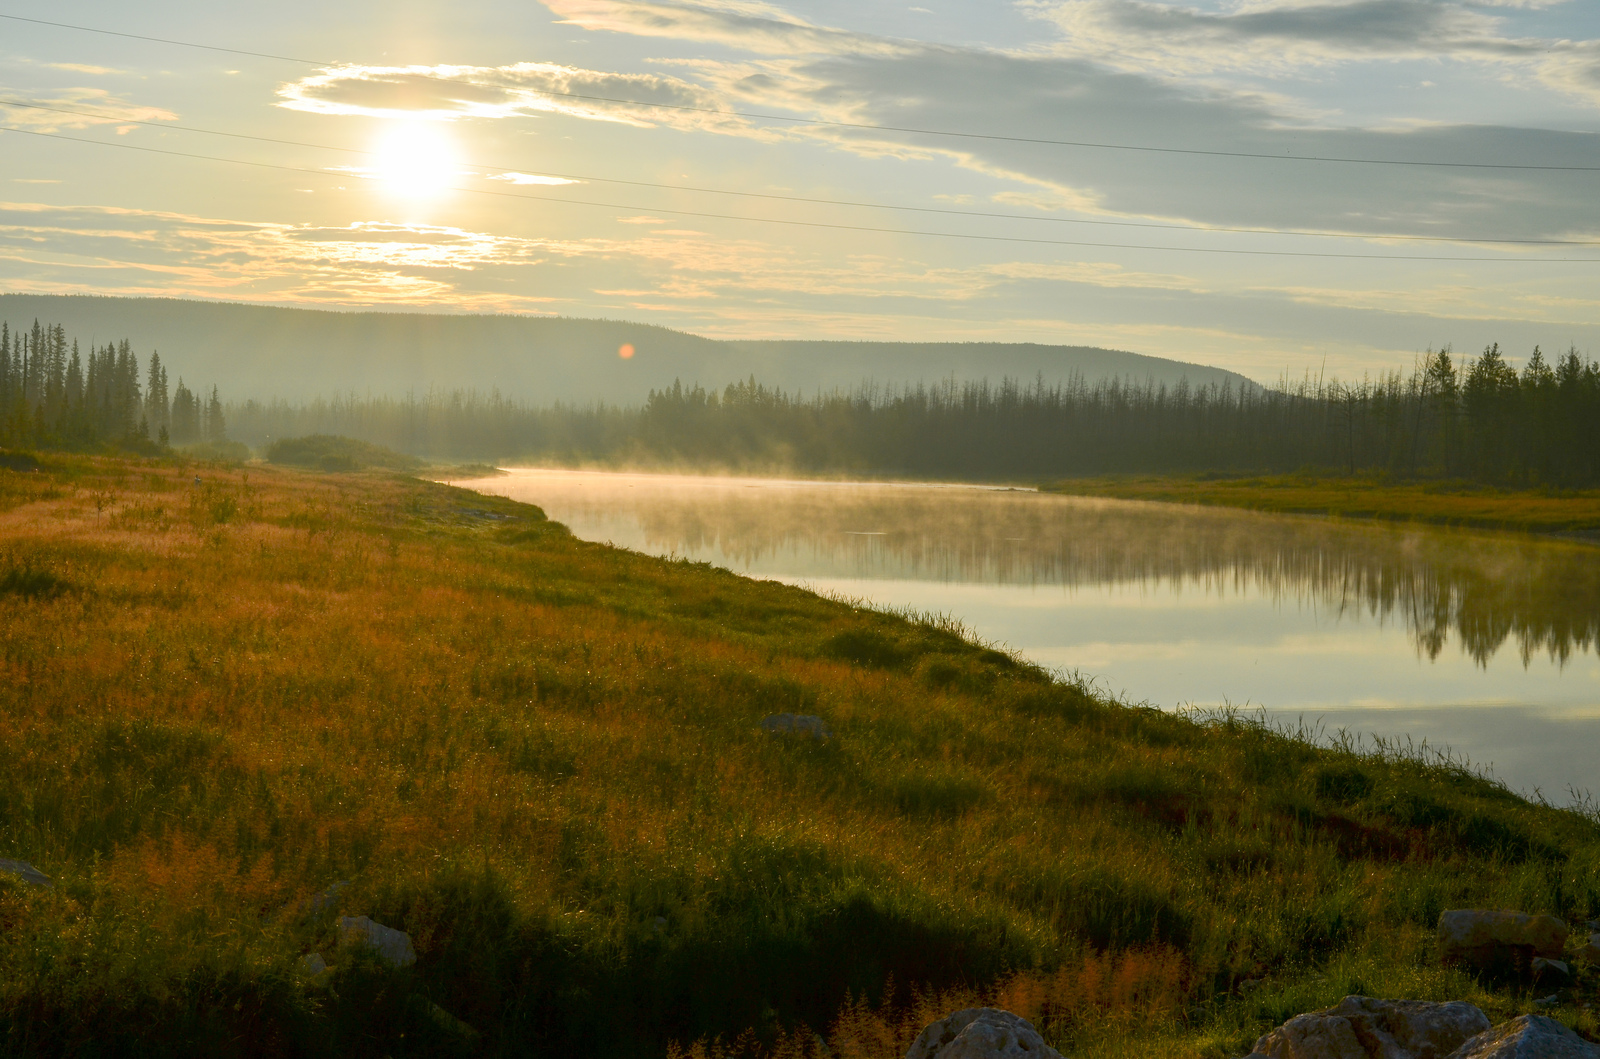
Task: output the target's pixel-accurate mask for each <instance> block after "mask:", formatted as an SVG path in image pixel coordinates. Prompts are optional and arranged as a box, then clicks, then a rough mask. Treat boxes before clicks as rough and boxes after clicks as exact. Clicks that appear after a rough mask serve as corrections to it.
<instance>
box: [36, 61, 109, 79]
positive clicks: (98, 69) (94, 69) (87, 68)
mask: <svg viewBox="0 0 1600 1059" xmlns="http://www.w3.org/2000/svg"><path fill="white" fill-rule="evenodd" d="M44 65H45V66H47V67H49V68H50V69H52V70H66V71H68V72H69V73H75V74H94V75H96V76H101V77H103V76H105V75H107V74H120V73H125V72H126V71H123V70H117V69H114V68H112V67H110V66H91V65H89V64H87V63H45V64H44Z"/></svg>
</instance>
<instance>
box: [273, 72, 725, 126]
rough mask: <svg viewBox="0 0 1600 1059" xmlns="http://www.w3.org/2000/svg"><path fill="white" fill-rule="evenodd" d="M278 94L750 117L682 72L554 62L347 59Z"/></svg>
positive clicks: (372, 109)
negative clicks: (376, 62)
mask: <svg viewBox="0 0 1600 1059" xmlns="http://www.w3.org/2000/svg"><path fill="white" fill-rule="evenodd" d="M278 96H279V99H280V102H279V104H278V105H279V106H282V107H286V108H288V109H290V110H300V111H307V112H310V113H314V114H358V115H366V116H372V117H412V118H427V119H435V120H444V121H449V120H455V119H459V118H510V117H524V116H528V115H536V114H565V115H569V116H572V117H578V118H588V119H591V120H596V121H612V122H623V123H626V124H630V125H637V126H649V125H670V126H676V127H679V128H697V129H706V128H709V129H724V128H729V127H744V125H745V123H744V122H743V121H742V120H741V119H738V118H735V117H733V116H732V115H730V114H728V113H727V110H728V108H727V107H726V106H725V105H724V104H723V102H722V100H721V99H720V98H719V97H718V96H717V95H716V94H715V93H712V92H710V91H708V90H707V89H706V88H704V87H702V86H700V85H696V84H693V83H691V82H688V81H684V80H681V79H679V78H675V77H663V76H659V75H655V74H627V73H610V72H606V71H600V70H584V69H579V68H577V67H572V66H562V65H558V64H556V63H535V62H525V63H515V64H513V65H510V66H343V67H338V68H336V69H332V70H327V71H324V72H323V73H319V74H314V75H312V76H309V77H305V78H302V79H300V80H298V81H293V82H290V83H288V84H285V85H283V86H281V87H280V88H279V89H278Z"/></svg>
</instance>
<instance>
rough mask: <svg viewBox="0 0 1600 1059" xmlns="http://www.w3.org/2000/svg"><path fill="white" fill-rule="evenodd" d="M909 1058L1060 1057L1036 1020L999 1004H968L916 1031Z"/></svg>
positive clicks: (1016, 1058) (995, 1058) (1047, 1058)
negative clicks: (1031, 1019) (1035, 1025)
mask: <svg viewBox="0 0 1600 1059" xmlns="http://www.w3.org/2000/svg"><path fill="white" fill-rule="evenodd" d="M906 1059H1061V1053H1060V1052H1058V1051H1056V1050H1055V1049H1054V1048H1052V1047H1050V1046H1049V1045H1048V1044H1046V1043H1044V1039H1043V1038H1042V1037H1040V1036H1039V1031H1037V1030H1035V1029H1034V1028H1033V1023H1031V1022H1029V1021H1028V1020H1027V1019H1025V1018H1023V1017H1022V1016H1021V1015H1013V1014H1012V1013H1011V1012H1009V1011H1001V1010H1000V1009H999V1008H967V1009H965V1010H964V1011H958V1012H956V1013H955V1014H954V1015H950V1016H947V1017H945V1018H942V1019H940V1020H939V1021H938V1022H935V1023H932V1024H931V1025H929V1026H928V1028H927V1029H925V1030H923V1031H922V1032H921V1033H920V1034H918V1035H917V1039H916V1040H915V1041H913V1042H912V1044H911V1049H910V1050H909V1051H907V1052H906Z"/></svg>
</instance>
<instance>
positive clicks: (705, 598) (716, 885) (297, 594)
mask: <svg viewBox="0 0 1600 1059" xmlns="http://www.w3.org/2000/svg"><path fill="white" fill-rule="evenodd" d="M196 476H198V477H199V479H200V481H199V483H198V484H197V483H196V482H195V478H196ZM0 565H3V567H4V568H3V569H0V581H4V582H5V583H8V584H11V583H15V584H18V585H35V584H48V585H49V586H50V589H49V590H48V591H32V590H20V591H7V592H5V593H0V760H3V761H4V762H5V768H4V769H0V856H8V857H17V858H21V859H25V860H28V861H30V862H32V863H33V864H35V865H37V866H38V867H39V868H41V869H42V870H44V871H45V872H46V873H48V874H50V875H51V876H53V877H54V878H55V880H56V886H55V887H54V888H53V889H51V890H47V891H46V890H29V889H24V888H23V887H22V886H21V885H20V884H16V883H14V882H12V881H10V880H7V879H0V927H3V930H0V1041H4V1045H3V1046H0V1048H3V1050H5V1051H9V1052H11V1053H20V1054H39V1055H65V1054H162V1055H283V1054H298V1055H357V1056H362V1055H371V1056H379V1055H391V1056H396V1057H398V1056H402V1055H449V1054H462V1055H467V1054H490V1055H500V1054H518V1055H526V1054H533V1055H543V1054H550V1055H570V1054H586V1055H607V1056H611V1055H614V1056H645V1055H650V1056H655V1055H662V1054H666V1053H668V1052H670V1051H672V1050H674V1049H676V1050H677V1051H678V1052H679V1053H680V1054H684V1055H695V1054H705V1055H712V1054H721V1053H724V1052H728V1051H729V1050H734V1051H738V1052H741V1053H748V1054H757V1053H760V1054H777V1055H798V1054H811V1052H808V1051H807V1050H808V1049H810V1050H813V1051H815V1050H816V1049H818V1047H819V1045H818V1043H817V1037H818V1036H820V1037H822V1038H823V1039H824V1041H825V1043H826V1046H827V1048H828V1049H829V1051H830V1054H834V1055H841V1054H842V1055H861V1056H878V1055H889V1054H891V1053H894V1052H896V1051H897V1050H900V1051H903V1048H904V1046H905V1044H906V1043H908V1042H909V1037H908V1034H914V1032H915V1030H916V1029H918V1028H920V1025H921V1023H922V1022H923V1021H925V1020H927V1019H929V1018H931V1017H933V1016H934V1015H936V1014H943V1013H945V1011H946V1009H948V1008H950V1007H953V1006H958V1005H965V1004H968V1003H972V1002H978V1001H980V1000H981V1001H986V1002H995V1003H1002V1004H1005V1005H1007V1006H1011V1007H1013V1008H1014V1009H1015V1010H1019V1011H1022V1012H1023V1013H1025V1014H1029V1015H1030V1016H1031V1017H1036V1018H1037V1020H1038V1021H1039V1023H1040V1025H1041V1027H1042V1028H1043V1029H1044V1030H1045V1032H1046V1035H1047V1036H1048V1037H1049V1039H1050V1040H1051V1041H1052V1043H1055V1044H1056V1045H1057V1046H1059V1047H1061V1048H1062V1049H1063V1050H1071V1051H1072V1053H1073V1054H1076V1055H1108V1056H1109V1055H1142V1054H1149V1052H1150V1049H1151V1047H1152V1046H1153V1045H1152V1042H1156V1043H1158V1044H1159V1050H1160V1051H1161V1052H1162V1053H1164V1054H1169V1055H1175V1056H1185V1055H1188V1056H1222V1055H1225V1054H1228V1053H1230V1052H1232V1053H1233V1054H1242V1053H1243V1051H1244V1050H1247V1049H1246V1046H1247V1045H1248V1043H1249V1041H1250V1040H1251V1039H1252V1038H1253V1036H1254V1035H1255V1034H1256V1033H1257V1032H1259V1031H1260V1029H1261V1028H1262V1027H1263V1026H1265V1025H1267V1024H1268V1023H1270V1022H1272V1021H1274V1020H1279V1019H1281V1018H1282V1017H1284V1016H1285V1015H1286V1014H1292V1013H1293V1011H1295V1010H1300V1009H1303V1008H1304V1007H1308V1006H1311V1005H1314V1004H1318V1003H1324V1002H1329V1001H1331V1000H1333V999H1336V998H1337V996H1338V995H1340V993H1341V991H1343V990H1347V989H1353V988H1356V987H1358V986H1359V987H1360V988H1362V989H1367V990H1371V991H1378V992H1384V991H1387V992H1392V993H1393V992H1403V993H1406V994H1408V995H1425V996H1434V997H1446V996H1456V995H1469V996H1473V997H1475V998H1477V999H1479V1000H1480V1001H1481V1002H1483V1003H1485V1004H1487V1005H1489V1006H1491V1007H1492V1008H1494V1009H1495V1010H1497V1011H1501V1012H1505V1011H1511V1010H1515V1009H1518V1007H1519V1005H1525V1004H1526V1001H1527V998H1519V997H1518V996H1517V995H1516V994H1514V993H1499V994H1490V993H1486V992H1484V991H1483V990H1482V988H1481V987H1479V986H1477V985H1475V984H1474V983H1471V982H1469V981H1467V980H1466V979H1464V978H1462V977H1461V976H1459V975H1458V974H1456V973H1455V972H1447V971H1444V970H1441V969H1440V968H1438V966H1437V965H1436V962H1435V954H1434V953H1433V951H1432V942H1431V940H1430V939H1431V927H1432V924H1433V923H1434V921H1435V920H1436V918H1437V916H1438V913H1439V911H1440V910H1442V909H1444V908H1448V907H1455V906H1461V905H1492V906H1505V907H1519V908H1525V909H1528V910H1530V911H1551V912H1555V913H1557V914H1559V915H1563V916H1566V917H1568V918H1569V919H1577V918H1586V917H1591V916H1595V915H1600V828H1597V826H1596V823H1595V821H1594V820H1593V819H1592V818H1591V817H1588V816H1585V815H1584V814H1583V813H1581V812H1576V811H1566V810H1561V809H1556V808H1553V807H1550V806H1546V805H1534V804H1529V803H1527V802H1525V801H1523V800H1521V799H1519V798H1517V797H1516V796H1514V795H1512V794H1510V793H1509V792H1507V791H1506V790H1505V789H1503V788H1501V787H1499V786H1497V785H1496V784H1494V783H1492V782H1489V781H1487V780H1484V779H1483V778H1481V777H1477V776H1475V775H1473V774H1471V773H1470V772H1467V771H1465V770H1462V769H1460V768H1456V767H1453V766H1450V765H1448V764H1440V763H1438V762H1430V761H1427V760H1423V759H1419V758H1417V757H1416V756H1407V755H1402V754H1366V753H1362V752H1360V750H1359V748H1356V747H1352V746H1346V747H1326V746H1316V745H1313V744H1312V743H1311V742H1309V741H1307V740H1305V739H1296V738H1291V737H1289V736H1287V735H1285V734H1283V733H1280V732H1276V731H1273V730H1271V729H1268V728H1265V727H1263V726H1261V725H1260V724H1258V723H1253V722H1252V721H1250V720H1249V719H1248V718H1242V717H1239V716H1236V715H1217V716H1211V717H1202V718H1186V717H1178V716H1173V715H1170V714H1165V713H1161V712H1159V711H1155V710H1150V709H1140V708H1133V707H1128V706H1124V705H1118V704H1115V703H1111V702H1109V701H1106V700H1105V699H1103V698H1101V697H1098V696H1096V695H1094V694H1093V693H1092V692H1091V691H1090V690H1089V689H1088V688H1087V687H1086V686H1084V685H1082V684H1071V683H1066V682H1062V681H1059V680H1056V679H1053V678H1051V677H1050V676H1048V675H1047V674H1045V673H1042V672H1040V671H1038V670H1036V669H1033V668H1031V667H1029V666H1027V665H1024V664H1022V663H1020V662H1018V661H1017V660H1016V659H1014V658H1012V657H1009V656H1007V655H1006V654H1005V653H1003V652H1000V651H996V650H993V649H991V648H988V647H985V646H983V645H979V644H975V643H972V642H970V641H969V640H966V639H964V638H963V636H962V635H961V631H960V630H959V628H958V627H956V626H955V625H954V624H953V623H951V622H948V621H945V620H941V619H938V618H937V617H929V616H914V617H915V620H911V619H910V618H908V617H903V616H896V615H888V614H881V613H876V612H871V611H867V610H864V609H861V608H859V607H853V606H850V605H848V604H846V603H842V602H839V601H834V600H827V599H823V598H820V597H818V596H816V595H813V594H810V593H807V592H805V591H802V590H800V589H796V588H792V587H787V586H784V585H781V584H776V583H772V582H756V581H749V580H746V579H742V578H739V577H736V576H734V575H732V574H730V573H727V572H724V571H720V570H716V569H712V568H710V567H708V566H705V565H702V564H693V563H687V562H667V561H661V560H656V559H651V558H647V557H644V556H640V555H636V554H632V553H628V552H623V551H620V550H616V549H612V548H608V547H605V546H601V545H595V544H588V543H584V542H580V541H577V540H574V539H572V538H571V537H570V536H568V535H567V534H566V533H565V532H564V531H563V530H562V529H561V528H560V527H559V526H555V525H553V524H551V523H549V522H547V521H545V520H544V519H543V517H542V515H541V513H540V512H539V511H538V510H537V509H535V508H531V507H527V506H524V505H518V504H515V503H512V502H509V501H504V500H499V499H496V498H489V497H484V496H479V495H475V494H468V493H464V492H461V491H458V490H453V489H449V488H447V487H444V486H440V485H436V484H431V483H425V482H418V481H415V480H410V479H406V478H403V477H399V476H391V475H386V474H378V473H373V474H345V475H316V474H310V473H302V472H296V471H290V470H285V469H279V468H256V467H251V468H248V469H240V468H225V467H221V466H209V465H192V464H179V463H175V462H162V461H155V460H138V459H128V460H113V459H91V458H80V457H64V456H57V457H51V458H48V459H45V460H44V461H43V466H42V469H41V470H40V471H39V472H37V473H18V472H12V471H7V470H0ZM13 571H16V572H17V573H15V574H13V573H12V572H13ZM40 578H48V581H42V580H40ZM8 579H9V580H8ZM775 712H804V713H815V714H820V715H822V716H824V717H825V718H826V719H827V720H828V722H829V724H830V726H831V727H832V728H833V730H834V732H835V733H836V737H835V738H834V739H833V740H831V741H829V742H827V743H815V742H811V741H806V740H790V739H784V738H777V737H773V736H771V735H769V734H767V733H766V732H764V731H762V730H761V728H760V727H759V721H760V720H761V718H762V717H764V716H765V715H767V714H769V713H775ZM342 879H348V880H350V881H351V885H350V886H349V888H348V889H346V890H344V891H343V892H342V893H341V894H340V895H339V901H338V907H337V909H336V910H334V909H330V910H327V911H325V912H323V913H321V914H320V915H315V916H307V915H305V913H304V911H303V910H304V909H305V907H306V906H305V904H304V902H305V900H306V899H307V898H309V897H310V896H312V895H313V894H316V893H318V892H321V891H322V890H323V889H324V888H326V887H327V886H329V884H331V883H333V882H334V881H336V880H342ZM334 911H339V912H344V913H347V914H357V913H365V914H369V915H371V916H372V917H373V918H374V919H376V920H378V921H379V922H382V923H385V924H388V925H391V926H394V927H398V928H401V929H404V930H406V931H408V932H409V933H410V934H411V935H412V937H413V939H414V941H415V945H416V948H417V951H418V954H419V962H418V963H417V965H416V966H415V967H413V968H409V969H405V970H399V971H392V970H388V969H386V968H384V967H382V966H380V965H378V964H376V963H375V962H374V961H372V960H371V959H369V958H365V957H362V956H360V955H359V954H348V953H340V952H339V951H338V950H337V948H336V945H335V941H334V932H333V923H332V915H333V913H334ZM309 951H321V952H322V953H324V955H326V956H328V957H329V958H330V959H331V960H332V962H333V963H334V965H335V966H334V971H333V973H332V974H331V975H330V976H328V977H326V978H323V979H319V980H316V981H313V980H310V979H308V978H307V977H306V976H305V975H304V974H302V973H301V972H299V971H298V970H297V968H296V964H297V961H298V960H299V958H300V956H301V954H303V953H305V952H309ZM1247 979H1252V980H1257V981H1259V982H1260V983H1261V984H1260V986H1259V988H1256V989H1255V990H1254V991H1251V992H1249V993H1248V994H1245V993H1242V992H1241V990H1240V983H1241V982H1243V981H1245V980H1247ZM1585 988H1589V985H1588V984H1586V985H1585ZM1568 1016H1569V1017H1570V1018H1573V1019H1576V1018H1577V1017H1578V1016H1577V1013H1576V1012H1569V1013H1568ZM463 1024H465V1027H470V1029H468V1028H465V1027H464V1025H463ZM719 1050H720V1051H719Z"/></svg>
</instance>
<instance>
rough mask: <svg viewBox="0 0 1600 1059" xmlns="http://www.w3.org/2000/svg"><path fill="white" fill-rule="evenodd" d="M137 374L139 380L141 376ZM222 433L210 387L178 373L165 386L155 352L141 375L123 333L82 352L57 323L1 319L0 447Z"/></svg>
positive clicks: (210, 437)
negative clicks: (18, 323)
mask: <svg viewBox="0 0 1600 1059" xmlns="http://www.w3.org/2000/svg"><path fill="white" fill-rule="evenodd" d="M141 379H142V382H141ZM226 440H227V416H226V413H225V412H224V409H223V404H222V398H221V395H220V393H219V392H218V389H217V387H215V386H213V387H212V388H211V394H210V396H209V397H206V396H205V395H204V394H203V393H200V394H197V393H195V392H194V391H193V390H190V389H189V388H188V387H187V386H185V385H184V383H183V379H182V378H181V377H180V378H179V379H178V383H177V386H176V388H175V389H173V390H172V391H171V393H170V396H169V393H168V379H167V369H166V367H165V365H163V364H162V363H161V355H160V354H159V353H151V354H150V362H149V364H148V366H147V367H146V369H145V371H144V372H143V373H142V374H141V372H140V370H139V358H138V356H137V355H136V354H135V353H134V352H133V348H132V346H131V345H130V343H129V342H128V340H127V339H123V340H122V341H120V342H115V343H113V342H108V343H106V344H105V345H104V346H102V347H96V346H95V345H94V344H93V343H90V345H89V350H88V356H87V357H85V356H84V355H83V353H82V351H81V350H80V349H79V346H78V341H77V339H73V340H72V341H71V343H70V345H69V343H68V341H67V334H66V330H65V328H63V327H62V326H61V325H60V324H52V325H48V326H47V325H42V324H40V323H39V321H37V320H35V321H34V322H33V326H32V327H31V328H28V329H26V330H24V329H22V328H16V329H15V330H13V329H12V327H11V325H10V323H9V322H6V323H0V446H5V447H12V448H18V447H31V446H38V447H46V448H52V447H64V448H76V447H83V446H90V445H94V444H97V443H100V442H120V443H137V442H155V443H158V444H161V445H167V444H173V445H189V444H195V443H199V442H222V441H226Z"/></svg>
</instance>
